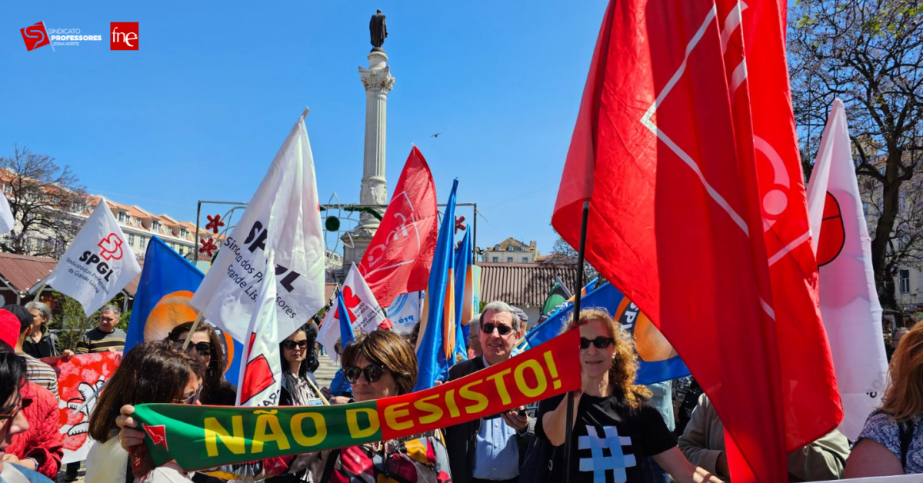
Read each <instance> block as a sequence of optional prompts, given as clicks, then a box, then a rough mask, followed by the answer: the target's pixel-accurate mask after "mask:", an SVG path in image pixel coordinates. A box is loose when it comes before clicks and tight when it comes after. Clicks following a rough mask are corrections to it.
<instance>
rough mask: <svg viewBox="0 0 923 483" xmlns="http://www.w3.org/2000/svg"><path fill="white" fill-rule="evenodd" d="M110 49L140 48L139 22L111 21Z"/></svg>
mask: <svg viewBox="0 0 923 483" xmlns="http://www.w3.org/2000/svg"><path fill="white" fill-rule="evenodd" d="M109 50H138V22H109Z"/></svg>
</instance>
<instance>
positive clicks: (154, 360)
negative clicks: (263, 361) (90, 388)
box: [86, 341, 205, 483]
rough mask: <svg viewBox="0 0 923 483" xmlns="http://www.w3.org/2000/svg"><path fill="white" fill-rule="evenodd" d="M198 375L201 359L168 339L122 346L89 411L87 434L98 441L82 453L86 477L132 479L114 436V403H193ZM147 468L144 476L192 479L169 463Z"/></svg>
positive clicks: (108, 482)
mask: <svg viewBox="0 0 923 483" xmlns="http://www.w3.org/2000/svg"><path fill="white" fill-rule="evenodd" d="M204 374H205V366H204V364H202V362H201V361H200V360H199V359H198V358H195V357H192V356H191V355H190V354H188V353H183V352H181V351H180V350H177V348H176V347H175V346H174V344H173V343H172V342H167V341H155V342H145V343H143V344H140V345H137V346H135V347H134V348H132V349H131V350H130V351H128V353H127V354H125V357H123V358H122V362H121V363H120V364H119V368H118V369H117V370H116V371H115V374H113V375H112V378H110V379H109V382H108V383H107V384H106V386H107V387H106V390H105V391H102V393H101V394H100V396H99V400H98V402H97V403H96V407H94V408H93V412H92V414H90V420H89V427H90V429H89V435H90V437H91V438H93V439H95V440H96V441H98V443H97V444H94V445H93V447H92V448H91V449H90V453H89V454H88V455H87V461H86V467H87V473H86V480H87V481H92V482H93V483H125V482H126V481H132V480H133V479H134V477H133V476H132V471H131V469H130V468H129V459H130V458H129V455H128V452H126V451H125V450H124V449H122V448H121V447H120V446H119V443H120V441H119V440H118V438H117V436H118V434H119V428H118V427H116V424H115V423H116V417H117V416H118V415H119V408H121V407H122V406H123V405H125V404H141V403H178V404H198V401H199V395H200V392H201V384H202V378H203V375H204ZM150 470H151V471H150V472H149V473H148V479H147V480H145V481H151V482H158V481H174V480H175V481H192V480H191V479H189V478H188V477H187V476H186V474H185V472H183V470H182V469H180V468H179V467H178V466H176V465H175V464H172V465H171V464H170V463H168V464H166V465H164V466H163V467H160V468H151V469H150ZM170 478H173V479H170Z"/></svg>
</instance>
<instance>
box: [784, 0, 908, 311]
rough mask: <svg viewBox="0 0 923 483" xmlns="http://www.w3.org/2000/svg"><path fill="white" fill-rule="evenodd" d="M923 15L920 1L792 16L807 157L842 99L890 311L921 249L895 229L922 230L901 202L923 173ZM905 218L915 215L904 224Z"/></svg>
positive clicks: (851, 1)
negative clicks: (901, 277)
mask: <svg viewBox="0 0 923 483" xmlns="http://www.w3.org/2000/svg"><path fill="white" fill-rule="evenodd" d="M921 14H923V4H921V3H920V2H919V0H798V1H797V2H796V3H795V4H794V6H793V7H792V9H791V10H790V12H789V32H788V53H789V68H790V72H791V83H792V103H793V107H794V113H795V119H796V122H797V123H798V124H799V126H800V131H801V134H802V136H801V141H802V146H801V148H802V152H803V153H804V155H805V156H807V157H808V158H809V159H813V158H814V156H815V154H816V152H817V147H818V144H819V141H820V135H821V133H822V132H823V126H824V124H825V123H826V119H827V114H828V113H829V111H830V106H831V105H832V103H833V100H834V99H835V98H837V97H839V98H840V99H842V101H843V103H844V105H845V107H846V112H847V115H848V116H849V124H850V126H849V127H850V134H851V136H852V141H853V146H854V152H855V164H856V173H857V174H858V175H859V176H860V181H859V182H860V185H861V184H862V183H863V179H865V180H867V181H869V182H871V183H872V186H871V190H872V192H871V197H870V201H871V202H872V203H873V204H875V205H876V206H875V208H876V213H874V214H873V215H872V216H871V217H872V218H873V219H872V220H870V221H871V224H872V227H871V229H870V230H869V231H870V234H871V236H872V266H873V268H874V271H875V284H876V285H877V288H878V295H879V299H880V301H881V304H882V305H883V306H885V307H892V308H893V307H895V306H896V299H895V286H894V285H895V284H894V280H895V276H896V273H897V270H898V267H899V266H901V264H903V263H906V262H907V257H912V256H915V255H914V254H918V253H919V250H916V249H911V250H904V249H903V248H904V247H905V246H906V245H907V243H906V242H907V239H906V236H907V233H902V232H901V231H900V230H899V229H898V228H899V227H901V226H907V227H911V228H912V227H923V223H921V222H920V219H921V218H923V208H921V209H915V207H911V209H909V210H907V209H906V208H907V202H906V200H905V199H904V198H905V197H906V191H907V188H908V187H911V186H913V185H914V184H915V183H911V180H913V179H914V177H915V176H916V177H920V176H923V173H921V165H923V162H921V160H923V55H921V54H923V15H921ZM916 184H917V185H918V184H919V183H916ZM902 207H904V209H902ZM902 212H904V213H905V214H906V215H907V216H910V217H911V219H910V220H907V221H906V222H905V221H904V220H902V219H901V217H902ZM912 229H918V228H912ZM919 243H921V244H923V237H921V241H920V242H919ZM899 246H900V248H901V249H898V247H899Z"/></svg>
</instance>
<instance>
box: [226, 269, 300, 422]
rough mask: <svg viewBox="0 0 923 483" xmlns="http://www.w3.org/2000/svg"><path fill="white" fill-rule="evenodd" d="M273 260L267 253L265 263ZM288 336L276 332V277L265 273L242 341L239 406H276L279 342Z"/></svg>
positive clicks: (278, 379) (277, 400)
mask: <svg viewBox="0 0 923 483" xmlns="http://www.w3.org/2000/svg"><path fill="white" fill-rule="evenodd" d="M272 261H273V253H272V251H270V253H269V258H268V263H269V264H271V263H272ZM289 335H290V333H281V332H279V324H278V314H277V312H276V276H275V274H274V273H273V272H272V271H270V272H268V273H266V276H265V277H264V278H263V280H262V282H261V283H260V286H259V295H258V296H257V300H256V304H255V308H254V310H253V315H252V316H251V317H250V324H249V327H248V329H247V337H246V338H245V339H244V354H245V355H246V357H245V360H246V361H247V364H246V366H245V367H244V368H242V369H241V371H240V376H239V377H240V381H239V383H238V384H237V387H238V390H237V405H238V406H278V405H279V391H280V390H281V389H282V357H281V355H280V354H279V342H281V341H282V339H285V338H286V337H288V336H289Z"/></svg>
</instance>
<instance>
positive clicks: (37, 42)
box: [19, 22, 51, 51]
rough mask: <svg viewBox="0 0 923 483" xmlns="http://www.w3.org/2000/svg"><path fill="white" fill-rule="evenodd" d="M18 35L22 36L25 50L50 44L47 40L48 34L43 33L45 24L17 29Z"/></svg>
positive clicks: (39, 23) (40, 23)
mask: <svg viewBox="0 0 923 483" xmlns="http://www.w3.org/2000/svg"><path fill="white" fill-rule="evenodd" d="M19 33H21V34H22V40H23V42H25V43H26V50H30V51H31V50H33V49H37V48H39V47H41V46H43V45H48V44H50V43H51V41H50V40H48V32H46V31H45V24H44V23H42V22H38V23H36V24H34V25H30V26H28V27H26V28H23V29H19Z"/></svg>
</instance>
